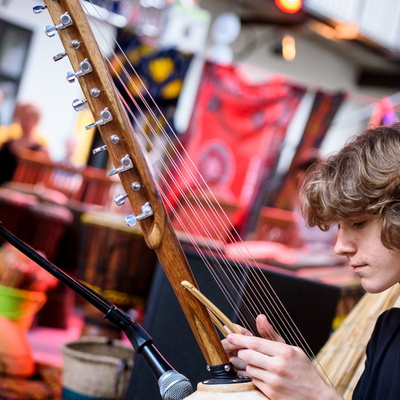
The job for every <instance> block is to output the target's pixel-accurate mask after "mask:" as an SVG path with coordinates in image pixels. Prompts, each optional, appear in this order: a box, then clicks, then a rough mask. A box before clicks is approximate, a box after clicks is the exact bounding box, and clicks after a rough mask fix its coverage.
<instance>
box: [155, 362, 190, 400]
mask: <svg viewBox="0 0 400 400" xmlns="http://www.w3.org/2000/svg"><path fill="white" fill-rule="evenodd" d="M158 386H159V387H160V394H161V398H162V399H163V400H180V399H186V397H188V396H190V395H191V394H192V393H193V387H192V384H191V383H190V381H189V379H188V378H186V376H184V375H182V374H180V373H179V372H178V371H175V370H174V369H171V370H169V371H167V372H165V373H164V374H163V375H161V377H160V379H159V380H158Z"/></svg>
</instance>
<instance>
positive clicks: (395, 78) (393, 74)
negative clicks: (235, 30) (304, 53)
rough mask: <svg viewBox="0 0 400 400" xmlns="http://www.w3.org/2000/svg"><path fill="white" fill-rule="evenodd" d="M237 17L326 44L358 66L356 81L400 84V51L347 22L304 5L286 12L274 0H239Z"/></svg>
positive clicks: (373, 83)
mask: <svg viewBox="0 0 400 400" xmlns="http://www.w3.org/2000/svg"><path fill="white" fill-rule="evenodd" d="M240 18H241V23H242V25H243V26H245V25H249V24H253V25H254V24H258V25H275V26H280V27H284V28H285V29H286V30H293V31H294V32H296V34H299V35H302V36H304V37H306V38H308V39H309V40H314V41H316V42H319V43H321V44H323V45H324V46H326V47H329V48H330V49H331V50H332V51H336V52H337V53H338V54H340V55H341V56H343V57H345V58H347V59H349V60H350V61H352V62H353V63H355V64H356V65H358V66H359V77H358V84H359V85H367V86H377V87H396V88H397V87H400V72H398V71H399V64H400V53H399V52H395V51H393V50H391V49H389V48H386V47H384V46H382V45H380V44H378V43H377V42H374V41H372V40H370V39H368V38H367V37H365V36H363V35H361V34H360V33H359V32H357V31H354V29H353V31H352V32H351V30H349V29H348V28H349V26H346V25H345V24H343V23H340V22H339V21H335V20H333V19H329V18H326V17H325V18H324V17H323V16H321V15H316V14H311V13H309V12H306V11H305V10H304V8H303V9H302V10H300V11H299V12H298V13H296V14H286V13H284V12H282V11H280V10H279V9H278V8H277V6H276V5H275V2H274V0H242V6H241V13H240ZM346 29H347V31H346Z"/></svg>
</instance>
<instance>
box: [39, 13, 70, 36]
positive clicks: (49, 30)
mask: <svg viewBox="0 0 400 400" xmlns="http://www.w3.org/2000/svg"><path fill="white" fill-rule="evenodd" d="M60 22H61V24H59V25H46V26H45V27H44V31H45V33H46V35H47V36H49V37H53V36H54V35H55V34H56V30H58V29H64V28H66V27H67V26H70V25H72V19H71V17H70V16H69V13H68V12H66V13H64V14H63V15H61V17H60Z"/></svg>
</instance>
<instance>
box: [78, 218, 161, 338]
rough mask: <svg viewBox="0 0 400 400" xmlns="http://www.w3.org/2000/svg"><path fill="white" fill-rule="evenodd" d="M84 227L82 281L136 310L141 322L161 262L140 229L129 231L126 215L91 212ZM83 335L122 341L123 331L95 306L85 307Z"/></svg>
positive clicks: (138, 320) (115, 301)
mask: <svg viewBox="0 0 400 400" xmlns="http://www.w3.org/2000/svg"><path fill="white" fill-rule="evenodd" d="M81 222H82V226H83V228H82V229H83V232H82V242H81V249H80V256H79V278H80V279H81V280H82V281H83V282H84V283H85V284H87V285H88V286H90V287H91V288H92V289H94V290H95V291H97V292H98V293H100V294H101V295H102V296H104V297H106V298H107V299H108V300H109V301H111V302H112V303H113V304H114V305H115V306H117V307H119V308H121V309H123V310H124V311H129V310H134V316H133V317H134V320H135V321H137V322H139V323H140V322H141V318H142V317H143V312H142V311H143V310H144V307H145V303H146V301H147V295H148V292H149V290H150V285H151V281H152V278H153V272H154V270H155V265H156V262H157V257H156V254H155V252H154V251H153V250H151V249H149V248H148V247H147V245H146V243H145V240H144V238H143V235H142V233H141V231H140V229H139V228H136V227H134V228H129V227H128V226H127V225H126V224H125V221H124V215H122V214H117V213H111V212H108V211H91V212H88V213H85V214H83V215H82V217H81ZM84 309H85V317H84V328H83V332H82V335H85V336H109V337H116V338H120V336H121V331H120V330H119V329H117V328H115V327H114V326H113V325H112V324H111V323H109V322H108V321H107V320H105V319H104V316H103V314H102V313H101V312H100V311H98V310H97V309H95V308H94V307H93V306H92V305H91V304H84Z"/></svg>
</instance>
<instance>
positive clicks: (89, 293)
mask: <svg viewBox="0 0 400 400" xmlns="http://www.w3.org/2000/svg"><path fill="white" fill-rule="evenodd" d="M0 236H1V237H3V238H4V239H5V240H6V241H7V242H9V243H10V244H11V245H13V246H14V247H15V248H16V249H18V250H19V251H21V252H22V253H23V254H25V255H26V256H27V257H29V258H30V259H31V260H33V261H35V262H36V263H37V264H38V265H39V266H40V267H42V268H43V269H45V270H46V271H47V272H49V273H50V274H52V275H53V276H54V277H56V278H57V279H58V280H59V281H61V282H63V283H64V284H65V285H67V286H68V287H69V288H71V289H72V290H73V291H74V292H75V293H77V294H79V295H80V296H81V297H83V298H84V299H85V300H87V301H88V302H89V303H91V304H92V305H93V306H94V307H96V308H97V309H98V310H100V311H101V312H102V313H103V314H104V318H105V319H107V320H108V321H109V322H111V323H112V324H113V325H115V326H116V327H117V328H119V329H121V330H122V331H123V332H125V334H126V336H127V338H128V339H129V341H130V343H131V344H132V346H133V348H134V349H135V351H136V352H137V353H139V354H141V355H142V356H143V358H144V359H145V361H146V363H147V364H148V366H149V368H150V369H151V372H152V373H153V375H154V376H155V377H156V379H157V380H159V378H160V377H162V376H163V375H164V374H165V373H166V372H168V371H172V370H173V368H172V367H171V365H170V364H169V363H168V362H167V361H166V360H165V358H164V357H163V356H162V355H161V354H160V352H159V351H158V350H157V349H156V347H155V346H154V345H153V339H152V338H151V337H150V336H149V335H148V333H147V332H146V331H145V330H144V329H143V328H142V327H141V326H140V325H139V324H138V323H137V322H135V321H134V320H133V319H132V318H131V317H130V315H129V314H127V313H126V312H124V311H123V310H121V309H119V308H118V307H116V306H115V305H114V304H113V303H111V302H110V301H109V300H107V299H106V298H105V297H103V296H101V295H100V294H98V293H97V292H95V291H94V290H93V289H91V288H90V287H88V286H86V285H85V284H83V283H81V282H79V281H78V280H77V279H75V278H74V277H72V276H71V275H69V274H67V273H66V272H64V271H62V270H61V269H60V268H58V267H56V266H55V265H54V264H52V263H51V262H49V261H48V260H46V259H45V258H44V257H42V256H41V255H40V254H39V253H37V252H36V251H35V250H33V249H32V248H31V247H30V246H28V245H27V244H26V243H24V242H23V241H22V240H20V239H19V238H18V237H16V236H15V235H13V234H12V233H11V232H9V231H8V230H7V229H5V228H4V227H3V225H2V222H1V221H0Z"/></svg>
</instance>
